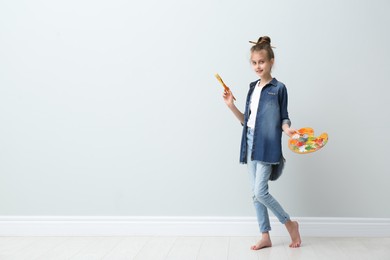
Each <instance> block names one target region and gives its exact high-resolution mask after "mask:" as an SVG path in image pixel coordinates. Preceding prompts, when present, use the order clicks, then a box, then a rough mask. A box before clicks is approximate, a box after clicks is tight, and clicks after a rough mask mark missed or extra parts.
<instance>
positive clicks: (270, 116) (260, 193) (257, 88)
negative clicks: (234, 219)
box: [223, 36, 301, 250]
mask: <svg viewBox="0 0 390 260" xmlns="http://www.w3.org/2000/svg"><path fill="white" fill-rule="evenodd" d="M251 43H253V44H254V46H253V47H252V48H251V50H250V51H251V64H252V68H253V70H254V71H255V72H256V74H257V75H258V76H259V78H260V79H259V80H257V81H255V82H252V83H251V84H250V86H249V92H248V96H247V99H246V105H245V113H244V114H243V113H241V111H240V110H239V109H238V108H237V107H236V106H235V104H234V100H233V94H232V93H231V92H230V91H225V92H224V93H223V99H224V101H225V103H226V105H227V106H228V107H229V108H230V110H231V111H232V112H233V114H234V115H235V116H236V117H237V119H238V120H239V121H240V122H241V124H242V125H243V133H242V139H241V151H240V162H241V163H244V164H247V165H248V172H249V177H250V181H251V188H252V193H253V203H254V206H255V209H256V215H257V221H258V223H259V228H260V232H261V233H262V237H261V239H260V241H258V242H257V243H256V244H255V245H253V246H252V247H251V249H252V250H259V249H262V248H265V247H271V246H272V243H271V239H270V236H269V231H270V230H271V226H270V221H269V216H268V209H270V210H271V211H272V212H273V213H274V215H275V216H276V217H277V218H278V219H279V221H280V222H281V223H282V224H284V225H285V226H286V228H287V231H288V232H289V234H290V237H291V243H290V247H294V248H295V247H299V246H300V245H301V237H300V234H299V227H298V222H296V221H291V220H290V216H289V215H288V214H287V213H286V212H285V211H284V209H283V208H282V206H281V205H280V204H279V203H278V202H277V201H276V200H275V198H274V197H272V195H271V194H270V193H269V192H268V181H269V180H276V179H277V178H278V177H279V176H280V175H281V172H282V170H283V167H284V158H283V155H282V145H281V138H282V131H284V132H285V133H286V134H287V135H288V136H291V135H292V134H294V133H295V130H294V129H292V128H290V125H291V122H290V119H289V117H288V111H287V89H286V87H285V85H284V84H283V83H282V82H279V81H278V80H276V79H275V78H273V77H272V76H271V69H272V66H273V64H274V52H273V50H272V47H271V39H270V38H269V37H268V36H263V37H260V38H259V40H258V41H257V42H251Z"/></svg>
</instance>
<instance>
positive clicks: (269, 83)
mask: <svg viewBox="0 0 390 260" xmlns="http://www.w3.org/2000/svg"><path fill="white" fill-rule="evenodd" d="M259 84H260V79H259V80H257V82H256V84H255V86H258V85H259ZM267 85H273V86H274V87H276V86H277V85H278V81H277V80H276V78H272V80H271V81H270V82H268V84H267Z"/></svg>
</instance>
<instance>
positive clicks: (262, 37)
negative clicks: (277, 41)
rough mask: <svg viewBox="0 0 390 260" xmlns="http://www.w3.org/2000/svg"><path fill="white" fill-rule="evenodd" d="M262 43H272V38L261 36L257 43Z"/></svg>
mask: <svg viewBox="0 0 390 260" xmlns="http://www.w3.org/2000/svg"><path fill="white" fill-rule="evenodd" d="M261 43H268V44H269V45H271V38H270V37H268V36H261V37H260V38H259V39H258V40H257V44H261Z"/></svg>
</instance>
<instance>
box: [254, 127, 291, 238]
mask: <svg viewBox="0 0 390 260" xmlns="http://www.w3.org/2000/svg"><path fill="white" fill-rule="evenodd" d="M253 133H254V132H253V130H252V129H249V130H248V133H247V140H248V151H247V152H248V155H250V154H251V153H252V149H251V147H252V142H253ZM247 164H248V173H249V179H250V183H251V190H252V195H253V204H254V206H255V210H256V216H257V222H258V223H259V229H260V232H262V233H263V232H268V231H270V230H271V225H270V221H269V215H268V209H270V210H271V211H272V213H274V215H275V216H276V217H277V218H278V220H279V221H280V222H281V223H282V224H285V223H286V222H287V221H288V220H289V219H290V216H289V215H288V214H287V213H286V212H285V211H284V210H283V208H282V206H281V205H280V204H279V203H278V202H277V201H276V200H275V198H274V197H273V196H272V195H271V194H270V193H269V192H268V180H269V178H270V175H271V171H272V164H267V163H263V162H259V161H253V160H251V157H250V156H249V157H248V162H247Z"/></svg>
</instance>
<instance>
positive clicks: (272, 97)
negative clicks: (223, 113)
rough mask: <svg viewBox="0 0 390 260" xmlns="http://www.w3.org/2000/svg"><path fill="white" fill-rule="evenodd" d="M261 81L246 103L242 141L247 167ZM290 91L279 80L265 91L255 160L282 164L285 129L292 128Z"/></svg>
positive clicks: (261, 98) (269, 85)
mask: <svg viewBox="0 0 390 260" xmlns="http://www.w3.org/2000/svg"><path fill="white" fill-rule="evenodd" d="M257 82H258V81H255V82H252V83H251V84H250V86H249V92H248V95H247V99H246V105H245V113H244V125H243V131H242V138H241V149H240V162H241V163H247V148H248V147H247V140H246V133H247V130H248V126H247V123H248V119H249V113H250V109H249V105H250V101H251V96H252V93H253V90H254V88H255V87H256V84H257ZM287 99H288V97H287V89H286V87H285V85H284V84H283V83H282V82H279V81H277V80H276V79H275V78H274V79H272V80H271V82H270V83H268V84H267V85H266V86H264V87H263V88H262V90H261V95H260V103H259V106H258V108H257V115H256V123H255V132H254V141H253V147H251V149H252V151H253V152H252V154H251V160H256V161H261V162H265V163H271V164H279V162H280V160H281V158H282V144H281V139H282V125H283V124H285V123H287V124H289V125H291V122H290V119H289V117H288V111H287Z"/></svg>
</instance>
